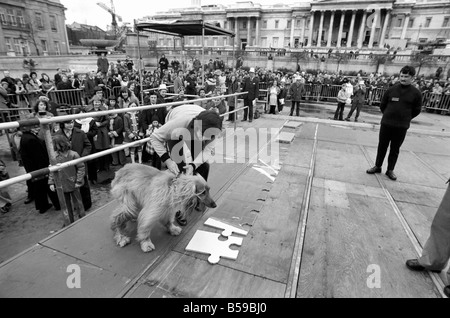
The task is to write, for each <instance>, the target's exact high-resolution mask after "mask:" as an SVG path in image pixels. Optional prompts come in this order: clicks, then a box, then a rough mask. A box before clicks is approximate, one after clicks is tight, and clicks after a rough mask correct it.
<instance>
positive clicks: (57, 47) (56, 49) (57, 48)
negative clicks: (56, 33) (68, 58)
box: [53, 41, 61, 55]
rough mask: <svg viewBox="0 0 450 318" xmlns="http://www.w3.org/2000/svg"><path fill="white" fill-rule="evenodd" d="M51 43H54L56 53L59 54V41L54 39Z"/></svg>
mask: <svg viewBox="0 0 450 318" xmlns="http://www.w3.org/2000/svg"><path fill="white" fill-rule="evenodd" d="M53 43H54V45H55V52H56V55H61V48H60V47H59V42H58V41H54V42H53Z"/></svg>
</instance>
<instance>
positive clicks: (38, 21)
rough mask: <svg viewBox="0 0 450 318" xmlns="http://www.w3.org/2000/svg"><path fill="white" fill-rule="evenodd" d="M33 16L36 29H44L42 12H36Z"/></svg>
mask: <svg viewBox="0 0 450 318" xmlns="http://www.w3.org/2000/svg"><path fill="white" fill-rule="evenodd" d="M35 17H36V26H37V27H38V29H40V30H43V29H44V20H43V19H42V14H41V13H38V12H36V13H35Z"/></svg>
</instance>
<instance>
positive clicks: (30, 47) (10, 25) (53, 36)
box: [0, 0, 69, 56]
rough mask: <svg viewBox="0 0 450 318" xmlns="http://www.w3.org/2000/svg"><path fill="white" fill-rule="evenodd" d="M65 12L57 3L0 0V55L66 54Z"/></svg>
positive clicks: (42, 0) (57, 0)
mask: <svg viewBox="0 0 450 318" xmlns="http://www.w3.org/2000/svg"><path fill="white" fill-rule="evenodd" d="M65 10H66V8H65V7H64V6H63V5H62V4H61V3H60V1H59V0H22V1H17V0H0V55H3V56H5V55H7V56H27V55H61V54H68V53H69V41H68V37H67V31H66V25H65V21H66V18H65Z"/></svg>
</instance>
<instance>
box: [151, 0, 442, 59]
mask: <svg viewBox="0 0 450 318" xmlns="http://www.w3.org/2000/svg"><path fill="white" fill-rule="evenodd" d="M193 4H194V2H193ZM196 4H197V5H195V6H194V5H193V6H191V7H190V8H183V9H172V10H169V11H167V12H159V13H157V14H156V15H153V16H148V17H145V18H144V19H153V20H173V19H183V20H184V19H203V20H204V21H205V22H211V23H213V22H215V23H219V24H220V26H221V27H222V28H225V29H229V30H231V31H233V32H234V33H235V34H236V36H235V39H234V40H232V39H229V38H227V37H206V38H205V46H206V47H211V48H215V49H225V50H226V49H230V48H232V47H233V45H234V47H235V48H237V49H246V48H248V49H255V50H258V49H266V48H278V49H283V48H284V49H287V48H315V49H326V50H329V49H330V48H331V49H343V50H344V49H348V50H371V51H377V50H381V49H383V50H384V49H385V48H386V47H387V46H389V47H392V48H395V49H397V48H400V49H408V48H412V47H413V46H417V45H418V43H427V42H432V41H443V42H445V40H447V39H449V38H450V1H449V0H312V1H311V2H298V3H294V4H291V5H287V4H277V5H271V6H263V5H260V4H258V3H253V2H250V1H245V2H237V3H236V4H233V5H229V6H224V5H213V6H200V3H199V1H198V0H196ZM152 36H153V38H152V41H157V46H158V47H159V48H168V49H169V48H177V47H180V46H181V40H180V39H178V38H174V37H170V36H164V35H157V36H155V35H152ZM155 37H156V38H155ZM184 45H185V47H186V48H190V47H192V48H195V47H201V37H187V38H186V39H185V43H184Z"/></svg>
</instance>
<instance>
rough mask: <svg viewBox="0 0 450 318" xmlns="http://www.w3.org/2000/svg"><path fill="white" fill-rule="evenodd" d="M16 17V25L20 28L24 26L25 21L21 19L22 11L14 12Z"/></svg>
mask: <svg viewBox="0 0 450 318" xmlns="http://www.w3.org/2000/svg"><path fill="white" fill-rule="evenodd" d="M16 15H17V24H18V25H19V26H21V27H24V26H25V19H24V18H23V12H22V10H16Z"/></svg>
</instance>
